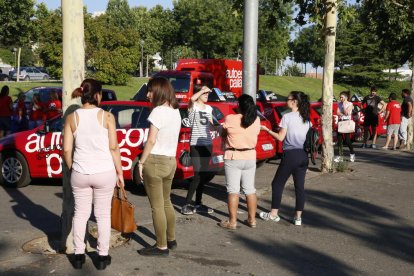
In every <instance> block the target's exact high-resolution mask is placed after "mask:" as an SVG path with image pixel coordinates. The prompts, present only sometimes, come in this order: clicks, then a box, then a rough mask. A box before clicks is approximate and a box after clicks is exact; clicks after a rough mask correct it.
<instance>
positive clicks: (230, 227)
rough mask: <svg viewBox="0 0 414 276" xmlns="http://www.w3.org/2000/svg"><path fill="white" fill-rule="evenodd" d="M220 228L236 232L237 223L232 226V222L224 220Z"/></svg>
mask: <svg viewBox="0 0 414 276" xmlns="http://www.w3.org/2000/svg"><path fill="white" fill-rule="evenodd" d="M218 226H220V227H221V228H226V229H229V230H236V228H237V223H236V224H230V221H228V220H222V221H221V222H220V223H219V224H218Z"/></svg>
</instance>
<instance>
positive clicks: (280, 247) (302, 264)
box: [238, 236, 358, 276]
mask: <svg viewBox="0 0 414 276" xmlns="http://www.w3.org/2000/svg"><path fill="white" fill-rule="evenodd" d="M238 239H239V240H240V241H241V242H243V243H244V244H245V246H247V247H248V248H250V249H251V250H252V251H255V252H257V254H260V255H262V256H263V257H265V258H267V259H268V260H269V262H271V263H276V264H278V265H280V266H282V267H284V268H286V269H288V270H289V271H291V272H292V273H294V274H298V275H337V276H339V275H355V274H357V273H358V271H357V270H355V269H354V268H352V267H350V266H348V265H347V264H345V263H344V262H342V261H340V260H336V259H334V258H332V257H330V256H328V255H326V254H323V253H320V252H318V251H316V250H314V249H311V248H309V247H305V246H303V245H300V244H297V243H286V242H283V243H279V242H277V241H268V242H259V241H256V240H254V238H249V237H245V236H238Z"/></svg>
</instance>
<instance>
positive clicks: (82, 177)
mask: <svg viewBox="0 0 414 276" xmlns="http://www.w3.org/2000/svg"><path fill="white" fill-rule="evenodd" d="M77 97H81V102H82V107H81V108H79V109H77V110H76V111H75V112H73V113H71V114H70V115H68V116H67V117H66V120H65V126H64V141H63V149H64V160H65V163H66V165H67V166H68V168H69V170H70V171H71V186H72V191H73V196H74V199H75V215H74V218H73V240H74V248H75V260H74V266H75V268H77V269H80V268H82V264H83V263H84V262H85V243H84V239H85V229H86V223H87V222H88V220H89V217H90V215H91V209H92V202H93V204H94V214H95V218H96V221H97V224H98V233H99V237H98V246H97V250H98V254H99V262H98V269H105V268H106V266H107V265H109V264H110V263H111V257H110V256H109V255H108V251H109V239H110V235H111V199H112V195H113V191H114V187H115V184H116V185H118V186H119V187H123V186H124V178H123V174H122V166H121V156H120V153H119V146H118V140H117V136H116V127H115V118H114V116H113V115H112V114H111V113H109V112H106V111H104V110H102V109H100V108H99V107H98V106H99V104H100V102H101V99H102V85H101V84H100V83H99V82H98V81H96V80H93V79H86V80H84V81H83V82H82V85H81V87H79V88H77V89H75V91H73V93H72V98H77ZM72 152H73V155H72Z"/></svg>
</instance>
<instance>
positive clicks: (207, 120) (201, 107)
mask: <svg viewBox="0 0 414 276" xmlns="http://www.w3.org/2000/svg"><path fill="white" fill-rule="evenodd" d="M194 92H195V93H194V95H193V96H192V97H191V100H190V103H189V105H188V111H189V112H188V118H189V120H190V126H191V139H190V155H191V161H192V163H193V169H194V177H193V180H192V181H191V183H190V187H189V188H188V192H187V197H186V199H185V203H184V206H183V207H182V208H181V213H182V214H184V215H192V214H194V213H196V212H199V213H208V214H210V213H212V212H213V209H211V208H209V207H207V206H205V205H204V204H203V203H202V197H203V191H204V185H205V184H207V182H208V179H209V176H210V174H211V171H210V167H209V166H210V159H211V152H212V147H213V146H212V145H213V140H212V138H211V134H210V128H211V126H212V125H213V115H212V112H213V109H212V107H211V106H209V105H208V104H206V102H207V100H208V94H209V93H210V92H211V90H210V88H208V87H207V86H203V85H202V84H196V85H195V87H194ZM194 194H195V204H194V205H193V204H192V202H193V197H194Z"/></svg>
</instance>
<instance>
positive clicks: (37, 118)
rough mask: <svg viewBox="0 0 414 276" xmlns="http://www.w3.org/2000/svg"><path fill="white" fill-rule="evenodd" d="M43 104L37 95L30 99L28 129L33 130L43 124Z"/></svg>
mask: <svg viewBox="0 0 414 276" xmlns="http://www.w3.org/2000/svg"><path fill="white" fill-rule="evenodd" d="M44 115H45V114H44V112H43V104H42V102H41V101H40V95H39V93H36V94H34V95H33V97H32V101H31V103H30V115H29V129H34V128H35V127H38V126H40V125H41V124H42V123H43V117H44Z"/></svg>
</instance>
